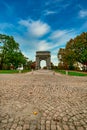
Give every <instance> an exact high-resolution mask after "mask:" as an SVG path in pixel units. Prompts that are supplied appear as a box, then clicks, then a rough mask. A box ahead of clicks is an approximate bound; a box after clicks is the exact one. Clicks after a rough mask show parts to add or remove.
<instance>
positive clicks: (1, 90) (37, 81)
mask: <svg viewBox="0 0 87 130" xmlns="http://www.w3.org/2000/svg"><path fill="white" fill-rule="evenodd" d="M0 130H87V77H73V76H66V75H61V74H57V73H54V72H52V71H48V70H38V71H35V72H29V73H26V74H1V75H0Z"/></svg>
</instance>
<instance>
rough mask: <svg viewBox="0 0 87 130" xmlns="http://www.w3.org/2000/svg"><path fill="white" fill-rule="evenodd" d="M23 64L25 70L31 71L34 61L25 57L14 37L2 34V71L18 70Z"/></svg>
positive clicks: (0, 63) (0, 58)
mask: <svg viewBox="0 0 87 130" xmlns="http://www.w3.org/2000/svg"><path fill="white" fill-rule="evenodd" d="M21 64H22V65H23V66H24V67H25V69H30V68H31V65H32V61H29V60H28V58H27V57H25V56H24V55H23V53H22V52H21V50H20V48H19V44H18V43H17V42H16V41H15V40H14V38H13V37H12V36H7V35H3V34H0V70H2V69H17V67H19V66H21Z"/></svg>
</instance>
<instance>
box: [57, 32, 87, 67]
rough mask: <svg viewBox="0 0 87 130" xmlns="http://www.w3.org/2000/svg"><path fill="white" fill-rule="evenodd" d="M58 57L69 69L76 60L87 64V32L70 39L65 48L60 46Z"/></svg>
mask: <svg viewBox="0 0 87 130" xmlns="http://www.w3.org/2000/svg"><path fill="white" fill-rule="evenodd" d="M58 58H59V60H60V64H62V65H63V67H65V66H66V68H68V69H73V67H74V63H75V62H80V63H82V64H83V65H86V66H87V32H84V33H82V34H81V35H79V36H77V37H75V38H74V39H70V40H69V41H68V42H67V44H66V46H65V48H60V50H59V52H58Z"/></svg>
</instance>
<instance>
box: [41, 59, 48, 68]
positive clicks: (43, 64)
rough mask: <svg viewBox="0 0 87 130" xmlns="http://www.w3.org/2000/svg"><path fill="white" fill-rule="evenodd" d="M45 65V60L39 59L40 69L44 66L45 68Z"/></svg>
mask: <svg viewBox="0 0 87 130" xmlns="http://www.w3.org/2000/svg"><path fill="white" fill-rule="evenodd" d="M46 67H47V64H46V61H45V60H41V61H40V68H41V69H44V68H46Z"/></svg>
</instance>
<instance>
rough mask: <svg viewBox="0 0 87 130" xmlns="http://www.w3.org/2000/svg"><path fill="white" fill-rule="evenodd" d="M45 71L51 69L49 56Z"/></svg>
mask: <svg viewBox="0 0 87 130" xmlns="http://www.w3.org/2000/svg"><path fill="white" fill-rule="evenodd" d="M47 69H51V60H50V56H49V57H48V58H47Z"/></svg>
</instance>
